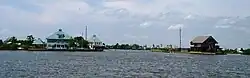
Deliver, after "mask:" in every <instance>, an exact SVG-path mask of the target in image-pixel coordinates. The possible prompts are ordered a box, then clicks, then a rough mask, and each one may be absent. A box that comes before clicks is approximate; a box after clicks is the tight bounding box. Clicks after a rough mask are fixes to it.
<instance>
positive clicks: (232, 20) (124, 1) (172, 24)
mask: <svg viewBox="0 0 250 78" xmlns="http://www.w3.org/2000/svg"><path fill="white" fill-rule="evenodd" d="M249 8H250V0H0V39H5V38H6V37H8V36H17V37H23V36H26V35H29V34H33V35H34V36H36V37H40V38H43V39H45V38H46V37H47V36H49V35H50V34H51V33H53V32H55V31H57V30H58V29H59V28H62V29H63V31H65V32H67V33H68V34H70V35H72V36H77V35H80V34H81V32H84V29H85V26H86V25H88V27H89V35H92V34H96V35H97V36H99V37H100V39H101V40H102V41H104V42H105V43H107V44H114V43H116V42H120V43H138V44H148V45H152V44H174V45H178V43H179V37H178V30H177V29H178V28H179V27H182V28H183V46H184V47H188V46H189V41H190V40H192V39H193V38H194V37H195V36H199V35H212V36H214V37H215V39H217V40H218V42H219V43H220V45H221V46H222V47H223V48H238V47H250V46H249V44H250V37H249V35H250V31H249V29H250V27H249V26H250V22H249V21H250V10H249Z"/></svg>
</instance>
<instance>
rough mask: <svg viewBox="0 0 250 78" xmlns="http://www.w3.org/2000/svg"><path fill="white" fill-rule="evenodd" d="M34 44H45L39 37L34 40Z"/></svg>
mask: <svg viewBox="0 0 250 78" xmlns="http://www.w3.org/2000/svg"><path fill="white" fill-rule="evenodd" d="M32 44H44V42H43V41H42V39H40V38H37V39H35V40H34V42H33V43H32Z"/></svg>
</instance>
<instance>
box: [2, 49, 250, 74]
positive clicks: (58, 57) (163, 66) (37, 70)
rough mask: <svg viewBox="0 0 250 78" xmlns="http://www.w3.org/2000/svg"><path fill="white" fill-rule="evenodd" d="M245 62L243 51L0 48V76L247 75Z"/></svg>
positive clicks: (247, 61)
mask: <svg viewBox="0 0 250 78" xmlns="http://www.w3.org/2000/svg"><path fill="white" fill-rule="evenodd" d="M249 65H250V56H243V55H220V56H212V55H190V54H167V53H152V52H140V51H134V52H133V51H130V52H126V51H120V52H118V51H117V52H115V51H112V52H111V51H110V52H95V53H93V52H84V53H80V52H78V53H77V52H76V53H70V52H7V51H2V52H0V72H1V73H0V77H1V78H80V77H81V78H82V77H84V78H104V77H107V78H121V77H123V78H131V77H132V78H135V77H137V78H138V77H139V78H247V77H250V67H249Z"/></svg>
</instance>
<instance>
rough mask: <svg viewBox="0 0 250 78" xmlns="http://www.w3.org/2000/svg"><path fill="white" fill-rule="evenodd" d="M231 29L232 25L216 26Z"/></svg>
mask: <svg viewBox="0 0 250 78" xmlns="http://www.w3.org/2000/svg"><path fill="white" fill-rule="evenodd" d="M230 27H231V26H230V25H221V26H219V25H217V26H215V28H230Z"/></svg>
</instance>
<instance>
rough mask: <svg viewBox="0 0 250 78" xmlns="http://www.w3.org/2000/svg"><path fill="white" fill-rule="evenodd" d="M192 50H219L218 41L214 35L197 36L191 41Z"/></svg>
mask: <svg viewBox="0 0 250 78" xmlns="http://www.w3.org/2000/svg"><path fill="white" fill-rule="evenodd" d="M190 44H191V47H190V50H191V51H200V52H217V50H218V49H220V48H219V46H218V45H217V44H218V42H217V41H216V40H215V39H214V38H213V37H212V36H197V37H195V38H194V39H193V40H192V41H191V42H190Z"/></svg>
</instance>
